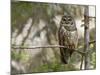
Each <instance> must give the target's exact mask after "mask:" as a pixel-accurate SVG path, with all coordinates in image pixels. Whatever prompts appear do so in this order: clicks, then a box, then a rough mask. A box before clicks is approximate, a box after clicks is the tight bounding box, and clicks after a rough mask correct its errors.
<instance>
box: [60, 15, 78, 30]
mask: <svg viewBox="0 0 100 75" xmlns="http://www.w3.org/2000/svg"><path fill="white" fill-rule="evenodd" d="M60 25H61V26H63V27H64V28H65V29H67V30H69V31H72V30H76V24H75V21H74V19H73V18H72V16H70V15H68V16H67V15H64V16H62V19H61V22H60Z"/></svg>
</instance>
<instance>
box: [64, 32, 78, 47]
mask: <svg viewBox="0 0 100 75" xmlns="http://www.w3.org/2000/svg"><path fill="white" fill-rule="evenodd" d="M64 38H65V40H64V41H65V44H66V45H71V44H73V45H76V44H77V41H78V40H77V39H78V36H77V31H66V32H65V33H64Z"/></svg>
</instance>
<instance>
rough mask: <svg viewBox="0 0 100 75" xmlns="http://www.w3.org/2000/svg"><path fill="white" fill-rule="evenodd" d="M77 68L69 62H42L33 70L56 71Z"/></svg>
mask: <svg viewBox="0 0 100 75" xmlns="http://www.w3.org/2000/svg"><path fill="white" fill-rule="evenodd" d="M75 70H78V69H77V68H75V67H74V66H73V65H71V64H67V65H63V64H59V63H51V64H44V65H42V66H40V67H38V68H36V69H34V70H33V72H58V71H75Z"/></svg>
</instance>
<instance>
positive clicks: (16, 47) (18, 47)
mask: <svg viewBox="0 0 100 75" xmlns="http://www.w3.org/2000/svg"><path fill="white" fill-rule="evenodd" d="M12 48H13V49H37V48H67V47H66V46H61V45H46V46H31V47H24V46H12ZM73 51H75V52H77V53H80V54H85V52H81V51H79V50H78V49H73Z"/></svg>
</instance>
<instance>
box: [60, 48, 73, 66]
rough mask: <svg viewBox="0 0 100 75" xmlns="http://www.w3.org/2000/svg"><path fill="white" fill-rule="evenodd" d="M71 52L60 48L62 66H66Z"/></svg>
mask: <svg viewBox="0 0 100 75" xmlns="http://www.w3.org/2000/svg"><path fill="white" fill-rule="evenodd" d="M72 53H73V51H72V50H69V49H65V48H63V49H62V48H61V49H60V54H61V63H63V64H68V62H69V60H70V58H71V55H72Z"/></svg>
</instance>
